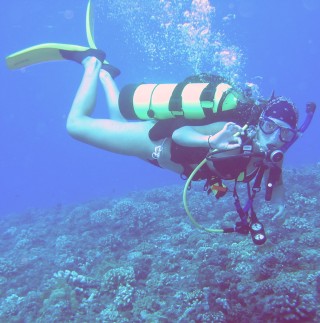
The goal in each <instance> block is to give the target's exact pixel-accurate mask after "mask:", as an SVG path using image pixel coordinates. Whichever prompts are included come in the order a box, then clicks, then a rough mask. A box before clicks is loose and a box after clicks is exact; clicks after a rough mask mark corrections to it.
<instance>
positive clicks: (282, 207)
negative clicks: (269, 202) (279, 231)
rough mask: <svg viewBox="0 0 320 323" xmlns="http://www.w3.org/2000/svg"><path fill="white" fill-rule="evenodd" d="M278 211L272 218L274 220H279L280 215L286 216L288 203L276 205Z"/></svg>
mask: <svg viewBox="0 0 320 323" xmlns="http://www.w3.org/2000/svg"><path fill="white" fill-rule="evenodd" d="M275 208H276V210H277V213H276V214H275V215H274V216H273V217H272V218H271V220H272V221H275V220H277V219H278V218H280V217H284V216H285V214H286V205H285V204H283V203H281V204H280V203H279V204H276V205H275Z"/></svg>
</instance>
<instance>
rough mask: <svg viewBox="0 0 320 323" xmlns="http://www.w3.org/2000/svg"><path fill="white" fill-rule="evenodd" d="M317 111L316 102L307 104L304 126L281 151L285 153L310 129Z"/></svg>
mask: <svg viewBox="0 0 320 323" xmlns="http://www.w3.org/2000/svg"><path fill="white" fill-rule="evenodd" d="M315 111H316V104H315V103H314V102H308V103H307V104H306V114H307V115H306V118H305V120H304V122H303V124H302V125H301V126H300V128H299V129H298V131H297V134H296V136H295V137H294V138H293V139H292V140H291V141H290V142H287V143H285V144H284V145H283V146H282V147H281V150H282V151H283V152H284V153H285V152H286V151H287V150H288V149H289V148H290V147H291V146H292V145H293V144H294V143H295V142H296V140H297V139H298V138H300V137H301V136H302V135H303V133H304V132H305V131H306V130H307V129H308V127H309V125H310V123H311V121H312V118H313V115H314V113H315Z"/></svg>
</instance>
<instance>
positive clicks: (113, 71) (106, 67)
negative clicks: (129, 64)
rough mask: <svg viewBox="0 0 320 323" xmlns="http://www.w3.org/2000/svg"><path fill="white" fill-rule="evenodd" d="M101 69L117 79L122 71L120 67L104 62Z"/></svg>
mask: <svg viewBox="0 0 320 323" xmlns="http://www.w3.org/2000/svg"><path fill="white" fill-rule="evenodd" d="M101 69H102V70H105V71H107V72H108V73H109V74H110V75H111V77H112V78H113V79H115V78H116V77H117V76H118V75H120V73H121V71H120V70H119V69H118V68H116V67H115V66H113V65H111V64H102V66H101Z"/></svg>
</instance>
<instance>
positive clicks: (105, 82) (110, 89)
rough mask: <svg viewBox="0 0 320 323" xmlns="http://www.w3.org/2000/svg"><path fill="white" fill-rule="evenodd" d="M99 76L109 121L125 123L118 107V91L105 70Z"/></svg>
mask: <svg viewBox="0 0 320 323" xmlns="http://www.w3.org/2000/svg"><path fill="white" fill-rule="evenodd" d="M99 76H100V81H101V84H102V87H103V89H104V93H105V96H106V101H107V105H108V108H109V117H110V119H111V120H118V121H127V120H126V119H125V118H124V117H123V116H122V114H121V113H120V110H119V105H118V98H119V90H118V88H117V86H116V84H115V83H114V81H113V79H112V77H111V76H110V74H109V73H108V72H107V71H105V70H100V74H99Z"/></svg>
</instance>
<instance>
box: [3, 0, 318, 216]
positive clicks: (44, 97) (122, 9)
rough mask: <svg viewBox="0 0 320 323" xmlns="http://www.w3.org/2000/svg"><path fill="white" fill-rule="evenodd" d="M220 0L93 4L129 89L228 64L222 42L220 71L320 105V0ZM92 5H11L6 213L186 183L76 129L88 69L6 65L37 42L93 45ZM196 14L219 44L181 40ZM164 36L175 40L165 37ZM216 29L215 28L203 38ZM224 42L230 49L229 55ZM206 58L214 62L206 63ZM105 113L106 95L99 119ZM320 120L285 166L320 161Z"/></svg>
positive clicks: (6, 13) (103, 42) (6, 26)
mask: <svg viewBox="0 0 320 323" xmlns="http://www.w3.org/2000/svg"><path fill="white" fill-rule="evenodd" d="M194 3H197V2H196V1H195V2H194ZM203 3H206V2H203ZM210 3H211V5H212V6H213V7H214V8H215V12H214V14H213V13H212V12H211V13H212V14H211V15H209V16H208V15H207V16H206V15H205V14H204V12H202V13H201V10H202V9H203V10H205V8H202V9H201V1H198V13H197V12H196V14H195V15H194V16H193V17H189V18H188V19H189V20H188V19H187V18H186V17H185V16H181V13H183V12H185V11H188V10H189V12H192V9H191V1H150V2H143V1H133V2H131V1H130V2H128V1H117V2H112V1H102V0H101V1H99V0H97V1H93V7H94V10H95V15H96V24H95V29H96V32H95V34H96V35H95V36H96V42H97V45H98V47H100V48H102V49H104V50H105V51H106V52H107V57H108V59H109V60H110V61H111V62H112V63H113V64H114V65H116V66H118V67H119V68H120V69H121V70H122V75H121V76H120V77H119V78H118V79H117V82H118V84H119V87H120V88H121V87H122V86H123V85H125V84H127V83H139V82H163V83H165V82H179V81H181V80H183V79H184V77H186V76H188V75H191V74H193V73H195V72H197V71H202V72H210V71H212V70H214V69H215V68H217V66H216V64H217V58H216V60H213V59H212V57H213V55H214V53H213V52H212V50H217V49H218V50H220V52H222V53H221V56H220V63H221V61H222V62H223V60H225V61H224V62H223V63H224V64H225V66H222V70H221V69H220V71H222V72H223V73H225V74H228V73H230V75H234V74H238V75H239V78H238V79H239V81H241V82H253V83H256V84H258V85H259V87H260V92H261V94H262V95H263V96H264V97H268V96H269V95H270V94H271V92H272V90H275V91H276V94H278V95H284V96H287V97H289V98H291V99H292V100H293V101H294V102H295V103H296V104H297V106H298V107H299V110H300V112H301V119H302V120H303V117H304V108H305V103H306V102H307V101H315V102H320V100H319V85H320V82H319V75H320V62H319V54H320V39H319V37H318V30H319V27H320V26H319V24H320V23H319V13H320V4H319V2H318V1H316V0H294V1H291V0H281V1H276V0H271V1H253V0H238V1H236V0H234V1H211V2H210ZM86 4H87V2H86V1H71V0H64V1H62V0H60V1H54V2H52V1H40V0H36V1H32V2H29V1H22V0H12V1H6V2H5V3H4V4H3V14H2V19H1V22H0V24H1V28H0V33H1V39H2V44H3V45H2V46H1V48H0V53H1V57H2V58H3V59H2V63H1V66H0V68H1V74H0V77H1V98H2V114H1V127H0V136H1V138H2V140H1V158H0V172H1V173H0V174H1V175H0V178H1V185H0V196H1V205H0V214H5V213H9V212H15V211H23V210H26V209H28V208H32V207H48V206H54V205H59V204H68V203H75V202H81V201H88V200H90V199H92V198H95V197H103V196H121V195H122V194H123V193H125V192H129V191H132V190H139V189H147V188H150V187H161V186H162V185H165V184H173V183H179V182H180V179H179V176H177V175H175V174H170V173H169V172H167V171H163V170H160V169H157V168H155V167H152V166H150V165H148V164H146V163H144V162H142V161H139V160H137V159H135V158H129V157H123V156H117V155H114V154H111V153H108V152H105V151H100V150H98V149H96V148H92V147H89V146H86V145H84V144H82V143H79V142H76V141H74V140H73V139H71V138H70V137H69V136H68V134H67V133H66V130H65V121H66V116H67V113H68V110H69V107H70V105H71V102H72V99H73V96H74V94H75V91H76V89H77V86H78V84H79V82H80V79H81V76H82V68H81V66H79V65H77V64H75V63H72V62H59V63H55V62H54V63H46V64H41V65H37V66H32V67H29V68H26V69H23V70H21V71H9V70H7V69H6V66H5V61H4V58H5V56H6V55H8V54H11V53H13V52H15V51H17V50H20V49H23V48H25V47H28V46H32V45H35V44H39V43H44V42H61V43H73V44H80V45H86V36H85V10H86ZM199 8H200V9H199ZM159 10H162V11H159ZM199 10H200V13H199ZM201 14H203V16H201ZM196 15H198V17H196ZM192 19H193V20H195V19H198V20H199V21H196V23H195V25H196V28H204V29H205V27H206V24H207V23H208V22H206V21H205V20H203V19H209V20H208V21H209V23H210V24H211V25H210V26H211V30H210V31H209V33H210V36H212V37H214V39H215V41H216V42H217V44H216V47H208V48H204V47H201V44H203V43H200V44H195V43H194V42H197V39H196V38H194V39H193V40H194V42H193V43H192V42H191V41H190V39H189V45H190V47H189V50H190V51H191V52H189V53H188V49H187V45H188V42H187V41H185V43H182V44H181V43H180V44H179V46H177V41H178V40H177V37H179V35H181V34H179V33H178V25H180V27H181V25H183V24H184V23H186V22H188V21H189V23H190V21H191V22H192ZM201 24H202V25H201ZM175 28H176V29H175ZM187 28H188V26H187ZM175 31H176V32H175ZM165 33H166V37H167V38H165V37H163V34H165ZM207 33H208V31H206V30H204V31H203V32H202V36H203V37H206V36H207ZM159 35H160V36H159ZM161 35H162V36H161ZM217 35H218V36H217ZM191 40H192V39H191ZM161 42H166V43H161ZM219 42H220V44H219ZM184 44H186V47H185V48H184V47H183V45H184ZM199 45H200V47H197V46H199ZM164 47H166V48H164ZM224 48H227V50H231V54H230V51H229V52H228V53H227V54H226V53H223V50H224ZM192 51H193V52H192ZM201 51H203V53H202V54H201V55H202V56H201V55H200V56H199V57H198V56H197V53H198V54H199V52H201ZM232 51H233V52H232ZM233 54H234V57H233V56H232V55H233ZM179 55H180V56H179ZM186 55H187V56H186ZM188 55H189V56H188ZM190 55H191V56H190ZM192 55H193V56H192ZM186 57H187V58H186ZM192 57H193V59H194V61H192ZM188 60H189V61H188ZM196 60H198V63H199V60H203V61H202V62H201V64H202V65H201V64H200V65H199V64H198V65H197V63H196ZM228 60H229V61H228ZM228 64H230V65H228ZM196 65H197V67H196ZM222 65H223V64H222ZM197 68H200V70H199V69H198V70H197ZM106 113H107V111H106V107H105V105H104V100H103V96H102V93H99V97H98V103H97V110H96V115H97V116H104V115H107V114H106ZM318 120H319V118H318V115H316V117H315V120H314V121H313V123H312V125H311V126H310V128H309V129H308V131H307V132H306V133H305V135H304V136H303V138H302V139H301V140H299V141H298V142H297V143H296V144H295V145H294V147H292V149H291V150H290V151H289V152H288V154H287V157H286V165H294V166H297V167H299V166H300V165H305V164H309V163H316V162H318V161H319V157H320V152H319V151H320V149H319V141H318V138H319V130H318V129H317V128H318V124H319V122H318Z"/></svg>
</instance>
